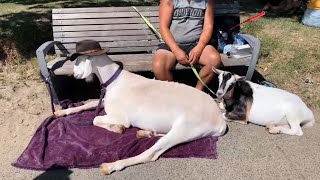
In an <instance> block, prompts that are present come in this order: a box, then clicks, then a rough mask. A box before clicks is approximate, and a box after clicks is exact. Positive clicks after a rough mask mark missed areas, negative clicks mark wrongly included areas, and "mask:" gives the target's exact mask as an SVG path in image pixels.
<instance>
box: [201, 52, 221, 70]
mask: <svg viewBox="0 0 320 180" xmlns="http://www.w3.org/2000/svg"><path fill="white" fill-rule="evenodd" d="M204 65H205V66H211V67H212V66H214V67H219V66H220V65H221V56H220V54H219V53H211V54H210V55H209V56H208V59H207V61H206V62H205V63H204Z"/></svg>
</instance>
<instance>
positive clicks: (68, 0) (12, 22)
mask: <svg viewBox="0 0 320 180" xmlns="http://www.w3.org/2000/svg"><path fill="white" fill-rule="evenodd" d="M0 3H14V4H20V5H27V6H28V9H27V10H25V11H22V12H19V13H11V14H6V15H2V16H0V27H1V28H0V39H1V40H0V44H1V47H0V53H1V55H0V61H4V60H5V59H7V58H11V59H9V61H10V60H12V56H15V55H13V54H16V55H19V57H18V58H19V59H20V58H21V59H22V60H23V61H25V60H30V59H31V58H33V57H35V51H36V49H37V48H38V47H39V46H40V45H41V44H42V43H44V42H46V41H51V40H53V37H52V20H51V9H52V8H69V7H74V8H78V7H112V6H132V5H135V6H140V5H147V6H149V5H157V4H158V1H155V0H148V1H130V0H95V1H78V0H63V1H58V2H50V1H48V0H0ZM11 52H13V53H11ZM14 60H15V59H14ZM18 63H20V62H18Z"/></svg>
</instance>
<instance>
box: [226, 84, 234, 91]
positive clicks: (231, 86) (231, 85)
mask: <svg viewBox="0 0 320 180" xmlns="http://www.w3.org/2000/svg"><path fill="white" fill-rule="evenodd" d="M234 84H235V83H231V84H230V86H229V87H228V89H227V92H228V91H230V90H231V89H232V88H233V86H234Z"/></svg>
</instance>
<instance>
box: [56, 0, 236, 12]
mask: <svg viewBox="0 0 320 180" xmlns="http://www.w3.org/2000/svg"><path fill="white" fill-rule="evenodd" d="M136 7H137V9H138V10H139V12H150V11H158V10H159V6H136ZM214 9H215V14H216V15H222V14H230V13H231V14H234V13H239V4H238V3H226V2H223V1H222V2H219V3H215V5H214ZM226 10H227V11H228V13H227V12H226ZM108 12H122V13H123V12H135V10H134V9H133V8H132V7H116V8H115V7H97V8H64V9H52V14H77V13H108Z"/></svg>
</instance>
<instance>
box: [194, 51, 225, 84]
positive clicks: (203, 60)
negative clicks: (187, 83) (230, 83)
mask: <svg viewBox="0 0 320 180" xmlns="http://www.w3.org/2000/svg"><path fill="white" fill-rule="evenodd" d="M199 64H201V65H203V67H202V68H201V70H200V72H199V75H200V77H201V79H202V81H203V82H204V83H205V84H208V83H209V82H210V81H211V80H212V79H213V77H214V76H215V74H214V73H213V71H212V66H214V67H215V68H218V67H219V66H220V64H221V56H220V54H219V52H218V51H217V50H216V49H215V48H214V47H213V46H211V45H207V46H206V47H205V48H204V50H203V51H202V54H201V56H200V60H199ZM196 88H197V89H199V90H203V89H204V85H203V84H202V83H201V82H200V81H198V82H197V85H196Z"/></svg>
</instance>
